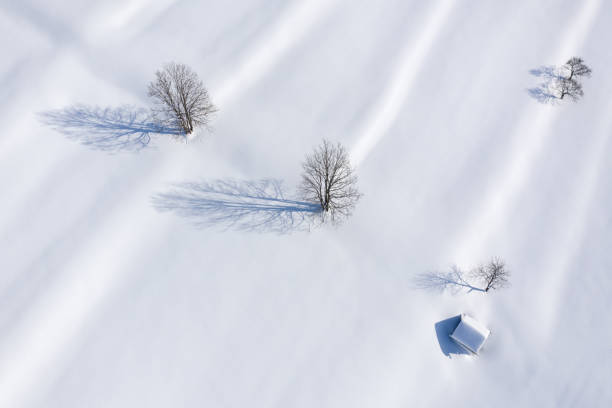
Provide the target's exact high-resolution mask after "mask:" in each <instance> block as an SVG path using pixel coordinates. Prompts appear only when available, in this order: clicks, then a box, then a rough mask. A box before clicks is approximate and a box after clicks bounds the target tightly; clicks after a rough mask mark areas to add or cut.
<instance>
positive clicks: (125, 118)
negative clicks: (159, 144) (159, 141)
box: [39, 105, 183, 152]
mask: <svg viewBox="0 0 612 408" xmlns="http://www.w3.org/2000/svg"><path fill="white" fill-rule="evenodd" d="M39 117H40V120H41V122H42V123H43V124H45V125H47V126H50V127H51V128H52V129H54V130H56V131H58V132H60V133H62V134H64V135H66V136H68V137H69V138H70V139H72V140H76V141H78V142H80V143H81V144H83V145H85V146H87V147H90V148H93V149H96V150H102V151H106V152H118V151H130V152H138V151H140V150H142V149H144V148H146V147H148V146H149V143H150V141H151V135H154V134H161V135H172V136H181V135H183V132H182V131H181V130H180V129H179V128H177V127H172V126H167V125H164V124H161V123H160V122H158V121H156V120H154V119H153V117H152V116H151V114H150V113H149V111H148V110H146V109H143V108H134V107H131V106H121V107H115V108H113V107H106V108H101V107H98V106H89V105H74V106H69V107H66V108H63V109H56V110H50V111H46V112H41V113H39Z"/></svg>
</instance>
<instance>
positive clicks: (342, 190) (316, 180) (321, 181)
mask: <svg viewBox="0 0 612 408" xmlns="http://www.w3.org/2000/svg"><path fill="white" fill-rule="evenodd" d="M302 167H303V170H304V171H303V173H302V182H301V185H300V188H299V190H300V194H301V195H302V197H303V198H304V199H305V200H308V201H311V202H315V203H317V204H319V206H320V208H321V215H322V218H323V219H325V218H326V217H328V216H329V218H330V219H331V221H332V222H339V221H340V220H341V219H343V218H347V217H349V216H350V215H351V213H352V211H353V209H354V208H355V205H356V204H357V201H359V199H360V198H361V193H359V191H358V190H357V176H356V175H355V174H354V172H353V168H352V167H351V164H350V162H349V158H348V154H347V152H346V150H345V149H344V147H342V145H341V144H340V143H338V144H336V145H334V144H332V143H331V142H329V141H327V140H323V142H322V143H321V145H319V146H318V147H317V148H315V150H314V152H313V153H312V154H310V155H308V156H306V160H305V161H304V163H303V164H302Z"/></svg>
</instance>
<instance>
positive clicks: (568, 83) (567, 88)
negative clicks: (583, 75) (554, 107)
mask: <svg viewBox="0 0 612 408" xmlns="http://www.w3.org/2000/svg"><path fill="white" fill-rule="evenodd" d="M555 85H556V88H557V92H559V99H563V98H565V97H566V96H568V97H569V98H570V99H571V100H572V101H574V102H576V101H578V99H580V97H582V95H584V92H583V91H582V84H581V83H580V82H578V81H576V80H575V79H569V78H559V80H558V82H557V83H556V84H555Z"/></svg>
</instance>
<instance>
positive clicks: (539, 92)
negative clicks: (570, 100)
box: [527, 65, 563, 105]
mask: <svg viewBox="0 0 612 408" xmlns="http://www.w3.org/2000/svg"><path fill="white" fill-rule="evenodd" d="M529 73H530V74H531V75H533V76H535V77H536V78H540V79H541V80H542V82H541V83H540V84H538V86H536V87H534V88H529V89H527V93H528V94H529V96H531V97H532V98H533V99H535V100H536V101H538V102H539V103H544V104H553V105H554V104H556V103H557V102H558V99H559V97H558V91H557V90H556V86H557V82H558V81H559V79H561V78H562V77H563V76H562V74H561V73H560V72H559V68H557V67H555V66H554V65H543V66H541V67H539V68H535V69H531V70H529Z"/></svg>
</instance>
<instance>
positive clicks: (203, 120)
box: [149, 62, 216, 134]
mask: <svg viewBox="0 0 612 408" xmlns="http://www.w3.org/2000/svg"><path fill="white" fill-rule="evenodd" d="M149 96H150V97H151V98H153V99H154V101H155V104H156V107H155V108H154V112H155V114H156V116H157V117H158V118H159V119H160V120H161V121H163V122H166V123H167V122H169V123H171V124H173V125H175V126H176V127H178V128H180V129H182V130H183V131H184V132H185V133H186V134H190V133H192V132H193V130H194V129H195V127H197V126H202V125H203V126H206V125H208V122H209V118H210V115H211V114H212V113H213V112H215V111H216V108H215V106H214V105H213V104H212V103H211V101H210V98H209V97H208V91H207V90H206V88H205V87H204V85H203V84H202V81H201V80H200V79H199V78H198V75H197V74H196V73H195V72H194V71H192V70H191V69H190V68H189V67H187V66H186V65H183V64H176V63H174V62H171V63H169V64H166V65H165V66H164V68H163V69H162V70H158V71H157V72H156V73H155V80H154V81H152V82H151V83H150V84H149Z"/></svg>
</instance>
